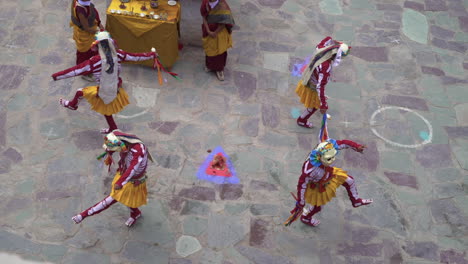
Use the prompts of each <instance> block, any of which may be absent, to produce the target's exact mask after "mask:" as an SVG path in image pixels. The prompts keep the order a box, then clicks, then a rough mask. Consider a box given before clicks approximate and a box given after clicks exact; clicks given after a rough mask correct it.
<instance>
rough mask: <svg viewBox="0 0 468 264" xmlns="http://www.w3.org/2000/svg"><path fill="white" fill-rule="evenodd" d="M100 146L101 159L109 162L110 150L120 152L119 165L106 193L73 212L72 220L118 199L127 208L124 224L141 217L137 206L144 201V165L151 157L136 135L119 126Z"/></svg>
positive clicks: (144, 202)
mask: <svg viewBox="0 0 468 264" xmlns="http://www.w3.org/2000/svg"><path fill="white" fill-rule="evenodd" d="M103 148H104V149H105V150H106V153H105V156H106V158H105V160H104V162H105V163H106V164H107V165H109V166H110V165H111V164H112V153H114V152H119V153H120V160H119V162H118V164H119V168H118V170H117V173H116V174H115V177H114V180H113V181H112V191H111V193H110V195H109V196H107V197H106V198H104V199H103V200H102V201H100V202H99V203H97V204H95V205H93V206H91V207H90V208H88V209H86V210H84V211H83V212H81V213H80V214H77V215H75V216H74V217H73V218H72V220H73V221H75V223H76V224H79V223H81V221H83V219H85V218H86V217H88V216H91V215H95V214H98V213H100V212H102V211H104V210H106V209H107V208H109V207H110V206H111V205H113V204H114V203H116V202H120V203H122V204H124V205H126V206H127V207H128V208H130V218H128V220H127V221H126V222H125V225H127V226H129V227H130V226H132V225H133V224H134V223H135V221H136V220H137V219H138V218H140V217H141V211H140V210H139V209H138V207H140V206H142V205H144V204H146V203H147V190H146V179H147V176H146V167H147V165H148V159H149V160H151V161H153V158H152V157H151V154H150V153H149V152H148V149H147V148H146V146H145V145H144V144H143V142H142V141H141V140H140V139H139V138H138V137H136V136H135V135H130V134H125V133H122V132H120V131H119V130H115V131H114V132H112V133H109V134H108V135H107V136H106V137H105V144H104V145H103ZM101 156H104V154H103V155H101ZM100 158H101V157H100Z"/></svg>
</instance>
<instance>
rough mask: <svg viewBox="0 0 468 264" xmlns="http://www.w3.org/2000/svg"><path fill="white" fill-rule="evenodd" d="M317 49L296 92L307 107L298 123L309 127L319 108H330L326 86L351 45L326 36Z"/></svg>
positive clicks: (324, 109)
mask: <svg viewBox="0 0 468 264" xmlns="http://www.w3.org/2000/svg"><path fill="white" fill-rule="evenodd" d="M316 49H317V54H316V55H315V56H314V58H313V60H312V62H311V63H310V64H309V65H307V67H305V68H304V71H303V73H302V74H303V76H302V79H301V81H300V82H299V83H298V85H297V87H296V93H297V95H299V97H300V99H301V102H302V103H303V104H304V106H305V107H306V109H305V111H304V112H303V113H302V115H301V116H300V117H299V118H298V119H297V124H298V125H299V126H303V127H307V128H311V127H312V124H311V123H310V122H308V119H309V118H310V116H312V115H313V114H314V113H315V111H317V109H320V110H323V111H326V110H327V109H328V104H327V97H326V95H325V87H326V85H327V84H328V81H329V80H330V75H331V73H332V69H333V68H335V67H337V66H338V65H339V64H340V62H341V58H342V56H346V55H347V54H348V51H349V49H350V47H348V46H347V45H346V44H344V43H341V42H337V41H335V40H333V39H332V38H331V37H326V38H324V39H323V40H322V41H320V43H319V44H318V45H317V46H316Z"/></svg>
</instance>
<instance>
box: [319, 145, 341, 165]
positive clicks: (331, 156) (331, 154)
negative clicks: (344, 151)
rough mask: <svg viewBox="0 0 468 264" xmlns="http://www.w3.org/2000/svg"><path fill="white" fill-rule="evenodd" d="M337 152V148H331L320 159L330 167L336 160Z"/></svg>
mask: <svg viewBox="0 0 468 264" xmlns="http://www.w3.org/2000/svg"><path fill="white" fill-rule="evenodd" d="M337 153H338V151H336V149H330V150H328V151H327V152H325V154H323V156H322V157H320V161H321V162H322V164H323V165H324V166H326V167H328V166H330V165H331V164H332V163H333V162H334V161H335V159H336V154H337Z"/></svg>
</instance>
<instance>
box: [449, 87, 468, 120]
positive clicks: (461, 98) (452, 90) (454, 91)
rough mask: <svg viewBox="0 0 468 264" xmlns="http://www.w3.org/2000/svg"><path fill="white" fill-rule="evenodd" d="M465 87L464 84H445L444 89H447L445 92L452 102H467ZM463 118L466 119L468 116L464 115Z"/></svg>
mask: <svg viewBox="0 0 468 264" xmlns="http://www.w3.org/2000/svg"><path fill="white" fill-rule="evenodd" d="M466 87H467V86H466V85H450V86H446V87H445V89H446V90H447V94H448V96H449V98H450V99H452V102H453V103H454V104H457V103H466V102H468V92H467V89H466ZM455 107H456V106H455ZM466 110H468V109H466ZM455 111H457V110H455ZM457 112H458V111H457ZM457 118H458V115H457ZM465 119H466V120H468V116H467V117H465ZM466 125H468V124H466Z"/></svg>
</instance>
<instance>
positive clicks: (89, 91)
mask: <svg viewBox="0 0 468 264" xmlns="http://www.w3.org/2000/svg"><path fill="white" fill-rule="evenodd" d="M98 88H99V86H88V87H86V88H84V89H83V97H84V98H85V99H86V101H88V103H89V104H90V105H91V109H93V110H94V111H96V112H98V113H100V114H102V115H113V114H117V113H118V112H120V111H122V109H124V107H125V106H127V105H128V104H129V103H130V101H129V100H128V94H127V92H125V90H124V89H123V88H119V91H118V92H117V97H115V99H114V100H113V101H112V102H110V103H108V104H105V103H104V101H102V99H101V98H99V95H98Z"/></svg>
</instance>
